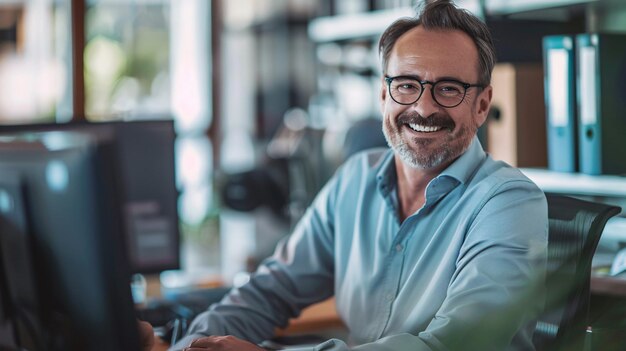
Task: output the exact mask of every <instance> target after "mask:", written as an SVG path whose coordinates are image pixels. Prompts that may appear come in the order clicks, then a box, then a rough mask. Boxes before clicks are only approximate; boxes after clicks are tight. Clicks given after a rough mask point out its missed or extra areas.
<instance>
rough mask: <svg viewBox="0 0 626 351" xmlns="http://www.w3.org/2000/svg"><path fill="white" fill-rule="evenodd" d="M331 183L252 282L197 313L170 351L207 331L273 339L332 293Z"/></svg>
mask: <svg viewBox="0 0 626 351" xmlns="http://www.w3.org/2000/svg"><path fill="white" fill-rule="evenodd" d="M334 186H335V182H334V181H332V180H331V181H330V182H329V183H328V184H327V185H326V186H325V187H324V189H322V191H321V192H320V193H319V194H318V196H317V197H316V199H315V200H314V203H313V205H312V206H311V207H310V208H309V210H308V211H307V213H306V214H305V215H304V216H303V218H302V219H301V220H300V222H299V223H298V225H297V226H296V228H295V229H294V232H293V233H292V235H291V236H290V237H289V238H288V240H284V241H282V242H281V243H280V244H279V245H278V247H277V249H276V251H275V253H274V255H273V256H272V257H270V258H269V259H267V260H265V261H264V262H263V263H262V264H261V265H260V267H259V269H258V270H257V272H255V273H254V274H253V275H252V277H251V279H250V282H248V283H247V284H245V285H244V286H242V287H240V288H237V289H233V290H232V291H231V292H230V293H229V294H228V295H227V296H226V297H225V298H224V299H223V300H222V301H221V302H220V303H219V304H215V305H213V306H211V308H210V309H209V311H207V312H204V313H202V314H200V315H199V316H198V317H196V319H195V320H194V321H193V323H192V324H191V326H190V328H189V331H188V335H187V336H185V337H184V338H183V339H182V340H181V341H180V342H178V343H176V345H174V346H173V347H172V348H171V349H170V350H172V351H174V350H181V349H182V348H184V347H186V346H188V345H189V343H190V342H191V341H192V340H194V339H197V338H200V337H203V336H210V335H233V336H235V337H237V338H240V339H243V340H247V341H250V342H253V343H259V342H261V341H262V340H266V339H269V338H271V337H273V336H274V330H275V328H276V327H281V328H282V327H285V326H286V325H287V323H288V321H289V319H290V318H293V317H297V316H298V315H299V314H300V313H301V311H302V309H303V308H305V307H307V306H309V305H311V304H313V303H316V302H319V301H322V300H324V299H326V298H328V297H330V296H332V295H333V293H334V278H333V277H334V272H333V269H334V264H333V252H334V233H333V223H332V214H333V209H332V202H333V200H332V199H333V197H334V196H335V194H334V193H333V192H334V189H333V188H334Z"/></svg>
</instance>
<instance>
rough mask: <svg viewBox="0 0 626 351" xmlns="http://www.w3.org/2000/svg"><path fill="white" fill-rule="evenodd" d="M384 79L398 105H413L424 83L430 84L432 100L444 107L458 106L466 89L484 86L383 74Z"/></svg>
mask: <svg viewBox="0 0 626 351" xmlns="http://www.w3.org/2000/svg"><path fill="white" fill-rule="evenodd" d="M385 81H386V82H387V87H388V88H389V94H390V95H391V98H392V99H393V101H395V102H397V103H399V104H400V105H413V104H414V103H416V102H417V100H419V99H420V97H422V94H423V93H424V85H426V84H430V85H431V86H432V87H431V89H430V93H431V94H432V96H433V100H435V102H436V103H438V104H439V105H441V106H442V107H446V108H451V107H456V106H459V105H460V104H461V102H463V99H465V95H466V94H467V89H469V88H472V87H479V88H484V86H483V85H480V84H468V83H463V82H459V81H458V80H452V79H445V80H438V81H436V82H429V81H427V80H423V81H420V80H418V79H416V78H414V77H410V76H396V77H388V76H385Z"/></svg>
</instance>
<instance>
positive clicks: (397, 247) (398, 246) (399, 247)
mask: <svg viewBox="0 0 626 351" xmlns="http://www.w3.org/2000/svg"><path fill="white" fill-rule="evenodd" d="M403 249H404V247H403V246H402V244H398V245H396V251H397V252H402V250H403Z"/></svg>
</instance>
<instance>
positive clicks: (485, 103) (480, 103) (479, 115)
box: [474, 85, 493, 127]
mask: <svg viewBox="0 0 626 351" xmlns="http://www.w3.org/2000/svg"><path fill="white" fill-rule="evenodd" d="M492 96H493V88H492V87H491V85H488V86H487V87H486V88H484V89H483V91H481V92H480V94H479V95H478V99H476V105H475V106H474V107H475V109H476V110H475V114H476V125H477V126H478V127H480V126H481V125H483V123H485V121H486V120H487V115H488V114H489V109H490V108H491V97H492Z"/></svg>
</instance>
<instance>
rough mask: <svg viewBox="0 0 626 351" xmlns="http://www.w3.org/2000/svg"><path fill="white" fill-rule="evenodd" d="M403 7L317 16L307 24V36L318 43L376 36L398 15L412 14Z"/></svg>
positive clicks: (410, 10)
mask: <svg viewBox="0 0 626 351" xmlns="http://www.w3.org/2000/svg"><path fill="white" fill-rule="evenodd" d="M413 15H414V12H413V9H412V8H410V7H404V8H399V9H392V10H380V11H372V12H365V13H358V14H350V15H340V16H328V17H318V18H316V19H314V20H312V21H311V23H310V24H309V37H310V38H311V39H312V40H313V41H314V42H318V43H323V42H330V41H341V40H351V39H352V40H353V39H363V38H370V37H376V36H378V35H380V34H382V33H383V32H384V31H385V29H386V28H387V27H388V26H389V25H390V24H391V23H393V21H395V20H397V19H398V18H400V17H410V16H413Z"/></svg>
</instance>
